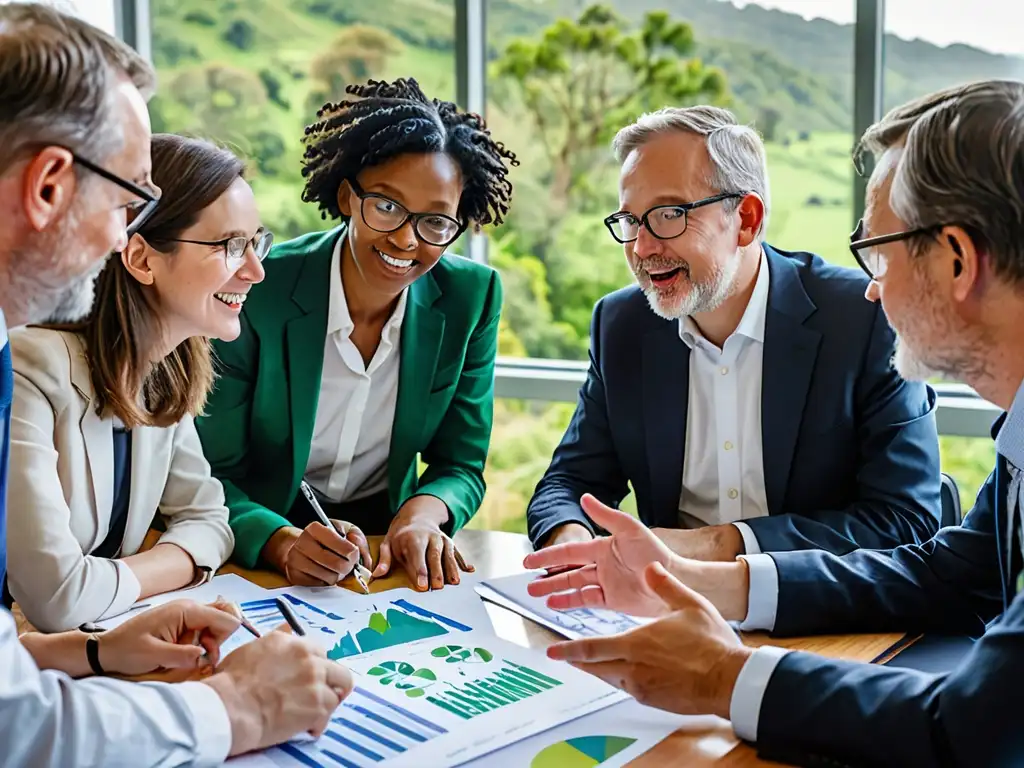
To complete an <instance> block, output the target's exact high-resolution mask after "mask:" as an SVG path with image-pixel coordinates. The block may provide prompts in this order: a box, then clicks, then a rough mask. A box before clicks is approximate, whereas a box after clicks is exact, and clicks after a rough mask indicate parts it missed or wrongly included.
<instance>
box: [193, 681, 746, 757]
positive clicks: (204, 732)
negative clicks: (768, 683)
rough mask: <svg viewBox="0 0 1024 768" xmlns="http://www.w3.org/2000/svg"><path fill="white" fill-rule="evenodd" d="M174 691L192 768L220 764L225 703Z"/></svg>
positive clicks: (208, 694)
mask: <svg viewBox="0 0 1024 768" xmlns="http://www.w3.org/2000/svg"><path fill="white" fill-rule="evenodd" d="M748 663H749V662H748ZM741 675H742V672H741ZM174 688H175V690H176V691H177V692H178V693H179V694H180V696H181V698H182V699H183V700H184V702H185V706H186V708H187V709H188V711H189V713H191V715H192V722H193V726H194V733H195V738H196V758H195V763H194V765H196V766H203V768H205V766H215V765H221V764H223V763H224V761H225V760H227V758H228V754H229V753H230V752H231V721H230V720H229V719H228V711H227V709H225V707H224V702H223V701H221V700H220V696H218V695H217V692H216V691H215V690H213V688H211V687H210V686H208V685H206V684H205V683H196V682H187V683H179V684H177V685H175V686H174Z"/></svg>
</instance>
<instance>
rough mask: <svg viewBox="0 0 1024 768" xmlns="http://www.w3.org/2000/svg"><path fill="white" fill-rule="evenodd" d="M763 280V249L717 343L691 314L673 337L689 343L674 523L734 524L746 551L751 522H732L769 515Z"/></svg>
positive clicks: (752, 548) (752, 545) (753, 543)
mask: <svg viewBox="0 0 1024 768" xmlns="http://www.w3.org/2000/svg"><path fill="white" fill-rule="evenodd" d="M768 282H769V273H768V259H767V258H766V257H765V254H764V250H762V251H761V261H760V264H759V266H758V271H757V279H756V281H755V283H754V290H753V292H752V293H751V295H750V301H749V302H747V308H746V309H745V310H744V312H743V317H742V318H740V322H739V325H737V326H736V330H735V331H734V332H733V333H732V334H731V335H730V336H729V338H727V339H726V340H725V343H724V344H723V345H722V348H721V349H719V348H718V347H716V346H715V345H714V344H713V343H711V342H710V341H708V340H707V339H705V338H704V336H703V334H702V333H701V332H700V328H698V327H697V324H696V323H695V322H694V321H693V319H692V318H690V317H684V318H682V319H681V320H680V321H679V336H680V338H682V340H683V342H684V343H685V344H686V346H688V347H689V348H690V391H689V395H688V397H689V403H688V406H687V409H686V413H687V416H686V448H685V453H684V459H683V483H682V492H681V493H680V497H679V524H680V526H681V527H683V528H695V527H699V526H703V525H720V524H723V523H735V524H736V527H737V528H738V529H739V531H740V534H741V535H742V536H743V543H744V545H745V548H746V552H747V553H748V554H753V553H759V552H760V551H761V549H760V547H759V546H758V543H757V537H756V536H754V533H753V531H752V530H751V529H750V527H749V526H747V525H744V524H743V523H742V522H737V521H741V520H745V519H750V518H753V517H764V516H765V515H767V514H768V499H767V494H766V492H765V488H764V461H763V455H762V446H761V374H762V360H763V351H764V324H765V315H766V314H767V310H768Z"/></svg>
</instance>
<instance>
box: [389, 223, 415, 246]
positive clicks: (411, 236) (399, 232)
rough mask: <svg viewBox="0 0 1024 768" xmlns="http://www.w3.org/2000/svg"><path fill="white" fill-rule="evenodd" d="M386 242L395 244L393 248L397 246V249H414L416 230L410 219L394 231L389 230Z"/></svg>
mask: <svg viewBox="0 0 1024 768" xmlns="http://www.w3.org/2000/svg"><path fill="white" fill-rule="evenodd" d="M388 242H390V243H391V244H392V245H393V246H395V248H398V249H399V250H402V251H412V250H415V249H416V230H415V228H414V227H413V225H412V221H411V220H410V221H407V222H405V224H403V225H402V226H400V227H399V228H398V229H396V230H395V231H394V232H389V233H388Z"/></svg>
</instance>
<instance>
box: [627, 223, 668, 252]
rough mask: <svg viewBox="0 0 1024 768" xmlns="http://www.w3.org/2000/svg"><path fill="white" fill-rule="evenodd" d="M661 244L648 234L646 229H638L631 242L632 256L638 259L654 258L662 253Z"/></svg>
mask: <svg viewBox="0 0 1024 768" xmlns="http://www.w3.org/2000/svg"><path fill="white" fill-rule="evenodd" d="M662 248H663V246H662V242H661V240H659V239H658V238H656V237H655V236H654V235H652V234H651V233H650V231H649V230H648V229H647V227H640V231H639V232H638V233H637V236H636V240H634V241H633V255H634V256H636V257H637V258H638V259H646V258H648V257H650V256H656V255H657V254H659V253H661V251H662Z"/></svg>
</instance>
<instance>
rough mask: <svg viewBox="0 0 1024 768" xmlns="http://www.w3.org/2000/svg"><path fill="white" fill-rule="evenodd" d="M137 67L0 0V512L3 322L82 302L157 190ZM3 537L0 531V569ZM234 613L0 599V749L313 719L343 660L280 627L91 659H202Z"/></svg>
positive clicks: (218, 752) (143, 751) (318, 718)
mask: <svg viewBox="0 0 1024 768" xmlns="http://www.w3.org/2000/svg"><path fill="white" fill-rule="evenodd" d="M153 79H154V78H153V72H152V70H151V68H150V66H149V65H148V64H147V63H146V62H145V61H143V60H142V59H141V58H139V56H138V55H137V54H136V53H135V52H134V51H132V50H131V49H130V48H128V47H127V46H125V45H124V44H123V43H120V42H119V41H117V40H115V39H113V38H112V37H110V36H109V35H107V34H105V33H103V32H101V31H99V30H97V29H95V28H93V27H91V26H89V25H88V24H86V23H84V22H82V21H79V20H78V19H75V18H72V17H69V16H65V15H63V14H60V13H58V12H56V11H54V10H52V9H50V8H48V7H46V6H43V5H37V4H5V5H0V105H2V108H0V215H2V218H3V226H2V227H0V521H2V520H3V519H4V503H3V499H4V480H5V476H6V469H7V467H6V464H7V457H6V452H7V450H6V446H7V439H8V438H7V424H8V423H9V412H10V399H11V390H12V389H13V374H12V370H11V359H10V350H9V345H8V344H7V330H6V329H7V324H8V323H9V324H10V325H11V326H18V325H23V324H26V323H30V322H38V321H42V320H45V319H47V318H57V319H62V320H74V319H77V318H78V317H80V316H81V315H83V314H85V313H87V312H88V311H89V309H90V306H91V304H92V284H93V281H94V279H95V277H96V274H97V272H98V271H99V270H100V269H101V268H102V266H103V263H104V261H105V259H106V258H107V256H108V255H109V254H110V253H111V251H117V250H120V249H122V248H123V247H124V246H125V243H126V242H127V237H128V231H130V230H131V229H132V228H134V227H137V226H138V225H139V224H140V222H141V221H142V220H143V219H144V218H145V216H146V215H148V212H149V211H151V210H152V208H153V206H154V205H155V204H156V202H157V200H158V199H159V194H160V193H159V190H157V189H156V188H154V186H153V184H152V182H151V181H150V179H149V173H150V140H149V135H150V127H149V116H148V113H147V110H146V101H145V95H148V93H149V92H150V91H151V90H152V87H153ZM129 222H130V223H129ZM76 492H82V493H89V489H88V488H85V489H78V490H77V491H76ZM15 512H16V511H15ZM2 541H3V527H2V525H0V542H2ZM3 555H4V551H3V548H2V547H0V576H2V573H3V566H4V558H3ZM238 626H239V620H238V618H236V616H234V615H232V613H231V612H230V607H229V606H216V607H214V606H203V605H198V604H195V603H191V602H188V601H176V602H173V603H168V604H166V605H163V606H160V607H158V608H154V609H152V610H150V611H146V612H144V613H142V614H139V615H138V616H136V617H134V618H132V619H130V620H129V621H128V622H126V623H124V624H122V625H121V626H119V627H117V628H116V629H113V630H110V631H109V632H107V633H102V634H93V633H85V632H65V633H61V634H56V635H42V634H39V633H35V632H31V633H27V634H25V635H23V636H22V637H21V638H20V641H19V638H18V636H17V633H16V629H15V623H14V620H13V618H12V617H11V615H10V613H8V612H7V611H6V610H0V763H2V764H3V765H4V766H31V768H40V767H43V766H61V767H62V768H63V766H86V765H89V766H92V765H97V766H99V765H102V766H132V767H135V766H164V765H186V764H187V765H219V764H221V763H222V762H223V761H224V759H225V758H226V757H227V756H228V755H229V754H239V753H243V752H247V751H250V750H253V749H258V748H262V747H266V746H270V745H271V744H275V743H278V742H280V741H283V740H285V739H288V738H290V737H292V736H294V735H295V734H296V733H299V732H302V731H310V732H312V733H314V734H317V733H320V732H322V730H323V729H324V728H325V727H326V724H327V722H328V719H329V718H330V716H331V714H332V713H333V712H334V710H335V709H336V708H337V706H338V705H339V703H340V701H341V699H343V698H344V697H345V695H346V694H347V693H348V691H349V690H351V687H352V679H351V675H350V673H349V672H348V670H346V669H345V668H344V667H343V666H341V665H339V664H336V663H334V662H332V661H329V660H328V659H327V658H326V657H325V656H324V654H323V652H322V651H320V650H318V649H317V648H316V647H314V646H313V645H311V644H310V643H308V642H307V641H304V640H303V639H301V638H297V637H293V636H291V635H289V634H287V633H285V632H280V631H277V632H272V633H269V634H268V635H265V636H264V637H262V638H260V639H258V640H255V641H253V642H251V643H249V644H248V645H245V646H243V647H241V648H239V649H238V650H236V651H235V652H234V653H232V654H230V655H229V656H227V657H226V658H225V659H224V661H223V662H221V663H220V665H219V666H217V667H215V668H214V669H213V670H212V671H213V674H208V675H207V676H205V677H204V678H203V679H202V681H201V682H199V681H196V682H186V683H180V684H176V685H166V684H160V683H138V684H132V683H127V682H120V681H115V680H107V679H104V678H102V677H99V675H101V674H102V673H104V672H109V673H119V674H124V675H137V674H141V673H144V672H149V671H152V670H155V669H158V668H193V669H194V668H196V667H197V665H199V664H200V663H201V660H202V659H205V662H207V663H209V664H215V663H216V662H217V661H218V657H219V647H220V643H221V642H223V641H224V640H225V639H226V638H227V637H228V636H230V635H231V634H232V633H233V632H234V631H235V630H237V629H238ZM194 637H199V638H200V642H199V643H198V644H196V643H195V642H194V641H193V638H194ZM206 668H207V669H209V667H206ZM41 670H45V671H41ZM90 674H94V675H96V677H92V678H90V679H87V680H74V679H73V678H75V677H86V676H88V675H90Z"/></svg>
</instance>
